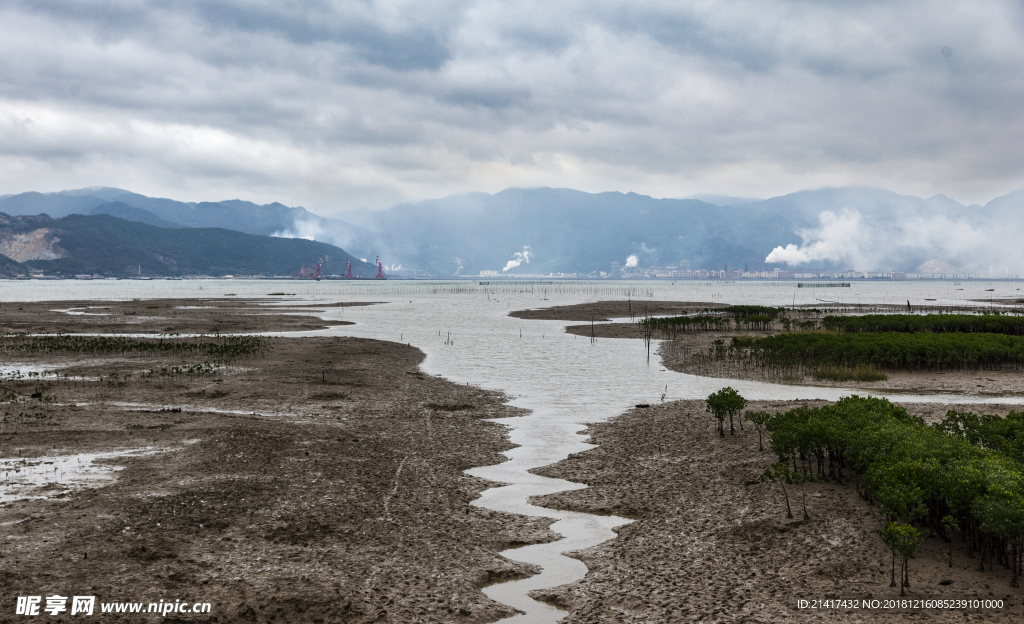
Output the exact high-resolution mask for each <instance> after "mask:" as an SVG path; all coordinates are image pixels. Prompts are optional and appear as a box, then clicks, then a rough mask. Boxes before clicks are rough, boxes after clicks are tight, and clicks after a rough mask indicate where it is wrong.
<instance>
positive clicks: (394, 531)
mask: <svg viewBox="0 0 1024 624" xmlns="http://www.w3.org/2000/svg"><path fill="white" fill-rule="evenodd" d="M84 306H85V304H84V302H74V303H68V302H64V303H60V304H19V305H12V304H6V303H5V304H4V306H3V312H2V317H0V319H2V321H0V324H2V325H3V326H4V328H5V331H7V332H11V331H25V330H30V331H32V332H33V333H40V332H44V331H45V332H47V333H50V334H58V333H59V334H75V333H100V332H109V331H110V329H111V328H112V327H116V328H117V329H118V330H120V332H122V333H125V330H126V329H129V330H130V331H131V332H132V333H134V334H136V335H138V334H143V333H146V332H154V333H163V332H165V331H168V330H169V329H174V330H176V331H180V332H183V333H184V332H195V333H208V334H209V333H212V331H211V330H220V331H225V330H226V328H230V329H231V330H232V331H240V330H249V331H281V330H294V329H307V330H308V329H315V328H320V327H324V326H325V323H324V322H323V321H321V320H320V319H318V318H317V317H315V316H308V315H306V314H303V313H302V311H300V313H298V314H295V313H294V312H293V311H290V310H286V312H293V313H292V314H281V313H277V314H274V313H269V312H267V311H266V310H260V309H257V308H255V307H254V306H252V305H249V304H245V303H239V302H233V301H232V302H230V303H228V304H227V305H225V306H220V305H218V304H217V303H216V302H206V303H202V302H196V301H194V300H193V301H190V302H181V301H168V300H150V301H145V302H128V303H123V302H122V303H117V304H116V305H110V304H96V303H91V304H88V306H89V307H90V308H94V309H95V308H105V309H96V312H102V313H104V314H105V316H86V315H69V314H65V313H62V312H53V313H50V312H48V310H51V309H59V310H65V309H68V308H72V307H84ZM19 307H20V308H22V309H21V310H18V309H17V308H19ZM18 312H20V313H21V315H20V316H19V315H18V314H17V313H18ZM136 312H137V313H136ZM96 319H101V320H100V321H98V322H99V323H102V324H103V325H102V328H100V327H97V325H96V323H97V320H96ZM25 340H27V339H25V338H18V337H11V336H8V337H7V338H5V339H4V346H5V347H8V348H10V349H16V348H17V347H16V345H18V344H23V343H24V342H25ZM218 340H222V338H220V337H216V336H207V337H206V338H203V339H198V338H182V337H179V338H171V337H167V336H164V337H162V338H157V337H154V338H152V339H139V340H136V341H135V342H134V343H133V344H134V345H135V346H134V350H133V352H132V353H131V354H125V353H120V352H116V351H111V350H109V349H108V350H104V347H103V346H102V345H99V346H96V343H88V344H91V345H93V346H92V347H91V349H92V350H91V352H88V353H74V352H72V351H73V349H74V345H73V344H72V345H71V346H69V344H70V343H59V344H57V345H56V346H55V348H54V350H53V351H52V352H48V353H40V352H38V351H36V352H33V351H31V350H28V351H26V350H15V351H10V350H8V351H5V352H4V355H3V357H4V360H5V361H14V360H17V362H18V363H19V364H22V365H24V366H25V368H26V374H25V375H21V376H16V375H13V374H12V375H8V376H7V377H6V378H5V379H4V380H3V383H2V387H3V391H4V401H3V404H2V405H0V409H2V410H4V411H5V412H6V414H5V417H4V419H3V423H2V424H0V458H3V460H2V462H0V467H2V468H3V469H4V470H5V471H8V472H11V471H17V472H16V474H12V475H9V476H8V478H7V480H6V481H5V482H4V483H3V484H2V486H3V487H4V492H5V494H6V493H8V492H7V490H10V492H9V494H11V496H10V500H6V501H5V502H4V503H3V504H2V505H0V527H3V529H2V531H0V538H2V541H0V543H2V549H0V585H2V586H3V587H4V605H3V614H2V615H0V621H8V620H9V619H12V618H15V616H14V615H13V614H14V598H15V597H16V596H19V595H44V596H46V595H52V594H59V595H63V596H69V595H95V596H97V597H98V600H99V601H138V602H146V603H148V602H157V601H159V600H160V599H164V600H171V601H174V600H176V599H181V600H187V601H189V602H194V601H209V602H211V603H213V604H212V610H211V614H210V615H209V616H203V618H206V619H208V621H216V622H257V621H259V622H264V621H293V622H313V621H332V622H334V621H350V622H363V621H385V622H396V623H397V622H403V623H404V622H414V621H418V620H419V621H435V622H442V621H455V622H484V621H493V620H495V619H498V618H499V617H502V616H507V615H511V614H513V613H514V611H513V610H512V609H511V608H510V607H508V606H506V605H502V604H499V603H496V602H494V601H492V600H490V599H488V598H487V597H486V596H485V595H484V594H483V593H482V592H481V588H482V587H484V586H486V585H488V584H490V583H494V582H495V581H498V580H502V579H510V578H516V577H521V576H524V575H528V574H531V573H533V572H535V571H536V570H535V569H534V568H532V567H530V566H527V565H524V564H521V563H516V562H513V561H510V560H508V559H505V558H503V557H501V556H499V555H498V554H497V553H498V552H499V551H501V550H503V549H506V548H509V547H512V546H515V545H525V544H531V543H537V542H543V541H547V540H550V539H552V538H553V537H554V536H553V534H551V533H550V532H549V531H548V529H547V525H548V524H549V522H550V520H546V519H542V518H526V517H521V516H513V515H509V514H502V513H498V512H493V511H489V510H487V509H482V508H479V507H473V506H471V505H470V502H471V501H472V500H473V499H475V498H476V497H477V496H478V495H479V493H480V492H481V491H482V490H483V489H484V488H485V487H487V485H488V484H487V483H486V482H484V481H483V480H481V479H477V478H474V477H470V476H468V475H466V474H464V473H463V471H464V470H465V469H467V468H470V467H473V466H480V465H485V464H489V463H496V462H499V461H502V460H503V459H504V458H503V457H502V456H501V455H500V452H501V451H505V450H507V449H509V448H510V446H511V445H510V444H509V442H508V441H507V439H506V436H505V430H504V428H503V427H502V426H500V425H497V424H494V423H492V422H489V421H488V420H487V419H491V418H497V417H510V416H515V415H517V414H518V413H520V412H519V410H516V409H515V408H512V407H509V406H508V405H506V404H505V397H503V396H502V395H500V394H499V393H496V392H490V391H484V390H480V389H479V388H474V387H471V386H465V385H460V384H455V383H451V382H448V381H445V380H443V379H440V378H437V377H433V376H430V375H425V374H423V373H422V372H421V371H420V369H419V363H420V362H421V361H422V359H423V357H424V356H423V353H422V352H421V351H419V350H418V349H416V348H414V347H409V346H407V345H401V344H397V343H393V342H382V341H375V340H366V339H359V338H345V337H305V338H263V339H260V340H262V341H263V342H262V343H261V344H262V346H261V348H259V349H256V350H252V351H250V352H246V353H242V354H236V355H235V356H233V357H223V358H221V359H222V360H223V361H220V362H217V364H218V366H217V367H215V368H214V367H212V365H211V366H209V367H204V366H203V365H204V362H206V363H209V360H211V359H212V358H211V356H210V355H209V354H206V353H197V354H195V355H189V354H188V353H187V352H184V351H182V352H167V351H155V350H147V348H146V346H145V345H146V344H148V343H153V342H174V341H179V342H189V341H204V342H208V343H216V342H217V341H218ZM37 346H38V345H37ZM29 365H32V366H34V367H35V368H34V369H33V370H35V371H36V372H35V373H33V374H31V375H29V374H28V372H27V371H28V366H29ZM47 371H50V372H47ZM83 456H90V457H91V458H92V459H93V461H92V462H91V464H90V465H95V466H96V467H102V468H105V470H103V474H104V478H105V479H106V480H104V481H102V482H92V483H88V482H85V483H83V481H85V480H86V479H85V475H86V474H87V473H88V471H87V470H85V469H84V468H82V467H81V463H80V461H78V460H80V459H81V458H82V457H83ZM68 458H71V459H72V460H74V461H71V462H70V463H68V462H67V461H64V460H66V459H68ZM54 466H57V467H59V468H61V469H60V470H52V468H53V467H54ZM39 467H42V469H43V473H40V474H39V475H35V476H34V477H33V478H35V479H36V481H39V483H34V484H26V483H25V481H26V479H23V478H20V477H26V476H28V475H29V474H30V473H31V471H33V470H36V469H38V468H39ZM32 474H34V473H32ZM15 476H17V477H19V478H14V477H15ZM29 489H30V490H31V491H28V490H29ZM19 617H20V616H19Z"/></svg>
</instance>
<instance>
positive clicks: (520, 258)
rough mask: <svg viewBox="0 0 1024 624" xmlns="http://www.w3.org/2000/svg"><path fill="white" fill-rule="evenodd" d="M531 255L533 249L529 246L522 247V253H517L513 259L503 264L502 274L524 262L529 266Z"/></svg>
mask: <svg viewBox="0 0 1024 624" xmlns="http://www.w3.org/2000/svg"><path fill="white" fill-rule="evenodd" d="M531 255H533V249H531V248H530V246H529V245H526V246H524V247H523V250H522V251H517V252H516V253H515V255H514V257H513V258H512V259H511V260H509V261H508V262H507V263H506V264H505V268H504V269H502V272H505V271H510V270H512V269H514V268H516V267H517V266H519V265H520V264H522V263H524V262H525V263H526V264H530V256H531Z"/></svg>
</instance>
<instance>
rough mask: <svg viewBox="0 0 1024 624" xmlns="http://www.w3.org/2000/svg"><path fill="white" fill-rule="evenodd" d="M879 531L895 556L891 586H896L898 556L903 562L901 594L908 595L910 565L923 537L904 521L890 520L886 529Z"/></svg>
mask: <svg viewBox="0 0 1024 624" xmlns="http://www.w3.org/2000/svg"><path fill="white" fill-rule="evenodd" d="M878 533H879V534H880V535H881V536H882V541H884V542H885V545H886V546H888V547H889V550H890V551H891V552H892V556H893V563H892V583H890V585H889V587H895V586H896V557H897V556H898V557H899V558H900V560H901V561H902V562H903V566H902V573H901V574H900V576H901V578H900V596H906V595H907V592H906V591H905V589H906V588H908V587H910V571H909V570H908V565H909V562H910V560H911V559H912V558H913V557H914V553H916V552H917V542H918V540H919V539H920V538H921V533H920V532H919V531H918V530H917V529H915V528H914V527H912V526H910V525H909V524H905V523H903V522H889V523H888V524H886V525H885V528H884V529H879V531H878Z"/></svg>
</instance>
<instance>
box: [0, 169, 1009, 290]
mask: <svg viewBox="0 0 1024 624" xmlns="http://www.w3.org/2000/svg"><path fill="white" fill-rule="evenodd" d="M703 197H704V200H701V199H656V198H652V197H648V196H646V195H638V194H635V193H618V192H609V193H596V194H592V193H584V192H581V191H575V190H571V189H559V188H533V189H518V188H511V189H506V190H504V191H501V192H499V193H495V194H493V195H492V194H488V193H466V194H460V195H452V196H449V197H444V198H440V199H433V200H427V201H422V202H416V203H408V204H400V205H397V206H394V207H392V208H390V209H387V210H383V211H378V212H361V213H356V212H349V213H343V214H342V215H341V216H343V220H341V219H332V218H326V217H323V216H319V215H316V214H313V213H311V212H309V211H307V210H305V209H303V208H294V207H287V206H284V205H282V204H278V203H274V204H268V205H257V204H253V203H251V202H244V201H239V200H230V201H219V202H199V203H188V202H178V201H174V200H170V199H158V198H150V197H145V196H143V195H139V194H136V193H131V192H129V191H124V190H120V189H113V188H100V189H81V190H75V191H64V192H61V193H50V194H41V193H23V194H21V195H13V196H7V197H2V198H0V212H6V213H8V214H22V215H27V214H38V213H39V212H46V213H47V214H49V215H50V216H63V215H69V214H100V213H102V214H110V215H113V216H117V217H120V218H123V219H128V220H130V221H137V222H140V223H146V224H148V225H152V226H158V227H161V228H187V227H197V226H199V227H220V228H226V229H232V230H237V231H240V232H245V233H250V234H270V235H274V236H277V237H285V238H312V239H315V240H317V241H323V242H327V243H331V244H333V245H336V246H338V247H344V248H346V249H349V250H351V251H352V252H353V253H355V254H358V255H360V256H361V257H365V258H366V259H367V260H372V256H374V255H376V254H380V256H381V259H382V261H384V262H385V263H386V264H387V265H389V266H392V267H394V268H395V269H396V270H397V269H398V268H399V265H400V266H401V268H402V272H409V271H413V272H416V273H419V274H429V275H436V276H442V277H443V276H453V275H477V274H479V272H480V271H483V270H492V271H498V272H500V273H505V274H513V275H514V274H522V273H530V274H538V273H540V274H547V273H553V272H554V273H561V272H565V273H580V274H589V273H592V272H595V271H608V270H609V267H610V263H611V262H613V261H618V262H620V263H623V264H625V263H626V260H627V258H629V257H631V256H635V257H636V258H635V262H636V264H637V265H638V266H640V267H646V266H651V265H674V264H678V263H680V262H681V261H684V260H685V261H689V263H690V265H691V267H693V268H706V269H726V268H728V269H748V270H762V269H765V268H767V269H771V268H773V267H776V266H778V267H783V268H789V267H805V268H806V267H822V268H832V269H856V270H861V271H875V270H881V271H893V270H895V271H914V270H915V269H916V268H917V267H918V266H920V265H922V264H923V263H926V262H929V261H937V262H931V263H930V264H927V265H926V266H932V267H934V266H942V267H950V266H953V267H956V268H958V269H959V270H962V271H973V272H989V271H990V270H996V272H1024V251H1022V250H1021V249H1020V245H1019V244H1018V242H1017V241H1018V240H1019V239H1020V238H1021V236H1022V234H1024V191H1015V192H1013V193H1010V194H1008V195H1005V196H1003V197H999V198H996V199H993V200H991V201H989V202H988V203H987V204H986V205H985V206H979V205H970V206H965V205H963V204H960V203H958V202H956V201H954V200H952V199H950V198H948V197H945V196H942V195H936V196H934V197H931V198H927V199H924V198H919V197H913V196H908V195H899V194H896V193H893V192H891V191H887V190H882V189H872V188H862V187H846V188H826V189H817V190H807V191H800V192H797V193H792V194H789V195H784V196H780V197H773V198H769V199H752V198H740V197H730V196H723V195H715V196H703ZM705 200H706V201H705ZM353 257H355V256H353ZM766 258H767V259H768V262H765V259H766Z"/></svg>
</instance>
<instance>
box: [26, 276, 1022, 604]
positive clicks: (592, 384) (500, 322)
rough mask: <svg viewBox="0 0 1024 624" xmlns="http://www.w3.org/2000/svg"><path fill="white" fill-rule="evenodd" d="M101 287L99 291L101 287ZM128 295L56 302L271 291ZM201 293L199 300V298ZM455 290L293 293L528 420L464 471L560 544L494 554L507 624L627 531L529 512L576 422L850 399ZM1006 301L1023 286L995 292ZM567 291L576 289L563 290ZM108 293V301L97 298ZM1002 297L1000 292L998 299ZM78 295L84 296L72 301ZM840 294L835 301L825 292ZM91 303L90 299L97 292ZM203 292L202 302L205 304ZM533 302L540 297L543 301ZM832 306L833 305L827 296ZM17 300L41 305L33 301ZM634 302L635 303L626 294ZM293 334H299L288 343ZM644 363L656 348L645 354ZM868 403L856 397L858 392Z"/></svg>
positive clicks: (524, 303) (862, 299)
mask: <svg viewBox="0 0 1024 624" xmlns="http://www.w3.org/2000/svg"><path fill="white" fill-rule="evenodd" d="M108 284H109V283H108ZM141 284H142V285H140V286H138V288H139V289H140V290H139V291H138V292H131V293H126V294H118V293H117V291H115V290H113V289H111V288H110V286H108V285H105V284H101V285H98V286H95V287H89V286H86V285H83V286H82V287H79V288H76V289H74V290H75V291H76V292H74V293H67V292H63V293H62V294H61V297H55V296H54V297H49V298H52V299H57V298H67V297H73V298H76V299H94V298H96V299H99V298H113V297H120V298H130V297H190V296H192V297H202V296H211V295H212V296H218V295H219V294H220V292H221V291H222V290H225V289H230V292H232V293H237V295H238V296H239V297H240V298H241V297H245V296H265V295H266V292H267V289H268V288H270V289H271V290H272V289H273V287H272V285H271V284H270V283H266V282H263V283H260V282H242V281H237V280H235V281H231V282H230V285H228V283H226V282H225V283H218V282H193V283H192V284H191V285H189V283H188V282H169V283H165V284H168V286H166V287H161V285H160V284H159V283H141ZM200 284H205V285H206V286H205V289H206V291H205V292H202V291H198V290H197V288H198V285H200ZM462 284H465V290H462V288H463V286H461V285H460V286H459V287H458V290H455V291H453V290H445V289H444V288H441V289H437V290H436V291H431V290H430V288H429V287H428V286H427V285H424V284H423V283H422V282H419V283H406V285H404V286H403V285H402V283H382V284H379V285H372V284H371V285H367V284H365V283H360V284H353V283H351V282H349V283H346V282H320V283H295V284H294V285H292V283H289V286H288V288H289V290H290V291H292V292H296V293H297V294H298V295H300V296H303V297H304V298H305V299H307V300H310V299H312V300H315V301H323V302H324V303H327V302H330V301H337V300H349V301H351V300H364V301H378V302H386V303H384V304H383V305H377V306H367V307H352V308H333V309H329V311H327V312H326V313H325V314H323V316H324V317H325V318H336V319H342V320H347V321H354V322H355V323H356V324H355V325H347V326H339V327H333V328H331V329H329V330H324V331H319V332H312V333H315V334H318V335H347V336H358V337H365V338H375V339H380V340H392V341H396V342H405V343H409V344H411V345H412V346H415V347H418V348H420V349H422V350H423V351H424V352H426V354H427V359H426V361H425V362H424V364H423V369H424V372H426V373H429V374H436V375H441V376H443V377H445V378H447V379H449V380H452V381H456V382H461V383H471V384H474V385H477V386H480V387H483V388H486V389H491V390H498V391H502V392H504V393H506V394H507V395H508V396H509V397H511V402H512V404H513V405H515V406H517V407H522V408H525V409H528V410H530V412H529V414H528V415H526V416H523V417H518V418H507V419H501V420H499V421H498V422H502V423H503V424H506V425H507V426H508V427H509V428H510V432H509V437H510V439H511V441H512V442H513V443H514V444H517V445H518V446H517V447H516V448H514V449H512V450H510V451H507V452H506V453H505V455H506V456H508V458H509V461H507V462H504V463H501V464H497V465H494V466H484V467H480V468H474V469H471V470H468V471H467V472H468V473H469V474H472V475H475V476H478V477H482V478H485V479H489V480H491V481H494V482H497V483H500V484H503V485H500V486H496V487H493V488H491V489H489V490H486V491H485V492H484V493H483V495H482V496H481V497H480V498H479V499H477V500H476V501H474V504H475V505H479V506H482V507H485V508H489V509H493V510H497V511H503V512H510V513H518V514H526V515H530V516H541V517H548V518H554V519H556V520H557V522H555V524H553V525H552V529H553V530H554V531H556V532H558V533H559V534H561V535H563V536H564V539H562V540H560V541H556V542H553V543H548V544H538V545H531V546H526V547H522V548H516V549H512V550H508V551H505V552H504V553H502V554H503V555H505V556H506V557H508V558H510V559H514V560H518V561H524V562H529V563H533V564H537V565H539V566H541V567H542V568H543V571H542V572H541V573H540V574H538V575H535V576H533V577H530V578H527V579H522V580H517V581H510V582H506V583H500V584H496V585H492V586H489V587H487V588H485V590H484V592H485V593H486V594H487V595H488V596H489V597H491V598H493V599H494V600H497V601H499V602H502V603H505V604H508V605H511V606H513V607H516V608H517V609H519V610H520V611H522V612H523V614H521V615H518V616H515V617H512V618H509V619H507V620H503V621H504V622H516V623H526V622H529V623H534V624H540V623H550V622H555V621H557V620H558V619H560V618H561V617H563V616H564V615H565V612H564V611H560V610H558V609H556V608H554V607H552V606H550V605H547V604H545V603H541V602H537V601H535V600H533V599H531V598H530V597H529V596H528V595H527V593H528V592H529V591H531V590H534V589H541V588H550V587H555V586H558V585H562V584H565V583H570V582H573V581H575V580H578V579H580V578H582V577H583V576H584V575H585V574H586V566H585V565H584V564H583V563H582V562H580V561H578V560H577V559H573V558H570V557H566V556H565V555H563V554H562V553H564V552H568V551H574V550H579V549H583V548H587V547H590V546H594V545H596V544H599V543H601V542H603V541H605V540H608V539H612V538H614V537H615V533H614V532H613V531H612V529H613V528H614V527H616V526H619V525H622V524H625V523H627V522H629V520H627V519H625V518H617V517H609V516H596V515H590V514H584V513H575V512H563V511H556V510H552V509H547V508H542V507H536V506H533V505H531V504H530V503H529V499H530V497H533V496H538V495H544V494H550V493H554V492H559V491H564V490H569V489H578V488H582V487H584V486H583V485H580V484H576V483H571V482H568V481H563V480H558V479H550V478H546V477H541V476H537V475H534V474H532V473H530V472H529V470H530V469H532V468H537V467H540V466H545V465H548V464H551V463H554V462H557V461H560V460H562V459H564V458H566V457H567V456H568V455H569V454H571V453H578V452H581V451H584V450H587V449H588V448H592V446H591V445H589V444H587V443H586V442H585V441H584V440H585V436H584V435H583V434H581V433H580V431H581V430H582V429H583V428H584V427H585V424H586V423H592V422H599V421H603V420H606V419H608V418H611V417H613V416H616V415H618V414H620V413H622V412H623V411H625V410H626V409H628V408H630V407H631V406H632V405H634V404H636V403H640V402H645V403H653V402H657V401H658V400H659V399H660V397H661V395H662V393H666V394H667V396H666V399H665V400H675V399H701V398H705V397H707V395H708V394H710V393H712V392H714V391H716V390H718V389H719V388H721V387H722V386H723V385H731V386H733V387H734V388H736V389H737V390H738V391H739V392H740V393H741V394H742V395H743V396H745V397H746V398H748V399H768V400H771V399H776V400H788V399H828V400H835V399H838V398H839V397H841V396H844V395H848V394H850V392H849V391H844V390H841V389H835V388H813V387H799V386H782V385H773V384H764V383H757V382H749V381H728V382H727V381H724V380H716V379H708V378H701V377H694V376H690V375H682V374H679V373H675V372H671V371H667V370H665V369H664V368H663V367H662V366H661V364H660V360H659V358H658V357H657V356H652V357H651V360H650V362H648V361H647V356H646V349H645V348H644V347H643V344H642V342H641V341H639V340H615V339H601V340H598V341H597V342H596V343H591V341H590V340H589V339H585V338H581V337H580V338H578V337H576V336H573V335H570V334H566V333H564V327H565V325H567V324H569V323H565V322H556V321H525V320H520V319H516V318H512V317H509V316H507V314H508V312H509V311H511V310H517V309H523V308H538V307H549V306H554V305H568V304H574V303H580V302H583V301H596V300H603V299H619V298H621V299H625V298H626V297H625V295H623V294H617V293H616V292H615V291H612V290H610V289H609V290H608V292H583V289H582V288H579V287H567V288H566V289H565V290H564V291H563V292H557V291H554V289H552V291H548V290H547V289H545V290H544V291H541V289H540V288H523V289H521V290H520V291H519V292H515V289H514V288H508V289H506V290H505V291H504V292H496V291H494V290H491V291H490V292H488V289H486V288H482V287H478V286H476V284H475V282H468V283H467V282H463V283H462ZM1003 285H1005V287H1006V289H1007V290H1010V291H1012V290H1013V288H1014V287H1019V286H1020V284H1013V285H1010V284H1007V283H1003ZM795 286H796V285H795V284H784V285H780V284H771V283H748V284H708V283H700V282H689V283H680V284H678V285H673V284H667V283H664V282H660V283H646V284H645V285H644V288H647V289H653V290H654V292H653V297H654V298H655V299H659V300H670V299H671V300H679V301H712V300H717V301H727V302H732V303H757V304H771V305H789V304H791V303H797V304H800V303H814V302H815V300H816V296H818V295H822V293H821V292H815V291H810V292H809V291H807V290H804V291H803V292H797V290H796V288H795ZM987 287H989V285H988V284H987V283H977V284H971V285H970V288H969V290H970V291H971V292H967V293H965V292H963V291H957V290H956V289H957V288H961V287H960V286H959V285H954V284H953V283H952V282H936V283H931V284H928V283H920V284H918V283H915V284H911V285H908V284H907V283H888V284H881V283H866V284H863V285H859V284H858V285H855V288H851V289H841V290H844V291H846V292H844V293H841V296H842V297H844V298H845V301H846V302H853V301H856V302H859V303H869V302H878V303H883V302H885V301H889V302H893V301H895V300H900V301H903V300H906V299H910V301H911V302H912V303H914V304H920V303H923V302H924V300H925V299H928V300H929V302H932V300H933V299H934V300H937V302H938V303H939V304H941V303H962V302H963V301H964V300H965V299H967V298H969V297H972V296H973V297H978V298H984V297H985V294H986V291H984V290H983V289H985V288H987ZM573 288H576V290H573ZM102 289H106V290H102ZM1001 289H1002V288H1001ZM79 290H81V291H82V292H78V291H79ZM835 290H839V289H835ZM93 291H95V292H93ZM211 291H212V292H211ZM542 292H543V294H540V293H542ZM826 294H828V295H834V293H832V292H829V293H826ZM25 296H26V297H27V298H31V299H40V298H43V296H40V294H39V293H31V296H28V295H27V294H26V295H25ZM632 296H633V297H634V298H635V294H634V295H632ZM289 335H292V336H295V335H302V334H296V333H291V334H289ZM652 351H653V349H652ZM861 394H864V392H861ZM890 398H891V399H892V400H896V401H916V402H925V401H937V402H954V401H957V402H964V401H965V400H970V398H969V397H965V396H962V395H957V396H943V395H932V396H911V395H898V396H892V397H890ZM987 401H992V402H995V401H999V402H1021V399H1020V398H1019V397H1018V398H1008V397H998V398H991V399H987V400H986V399H979V400H978V402H987Z"/></svg>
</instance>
